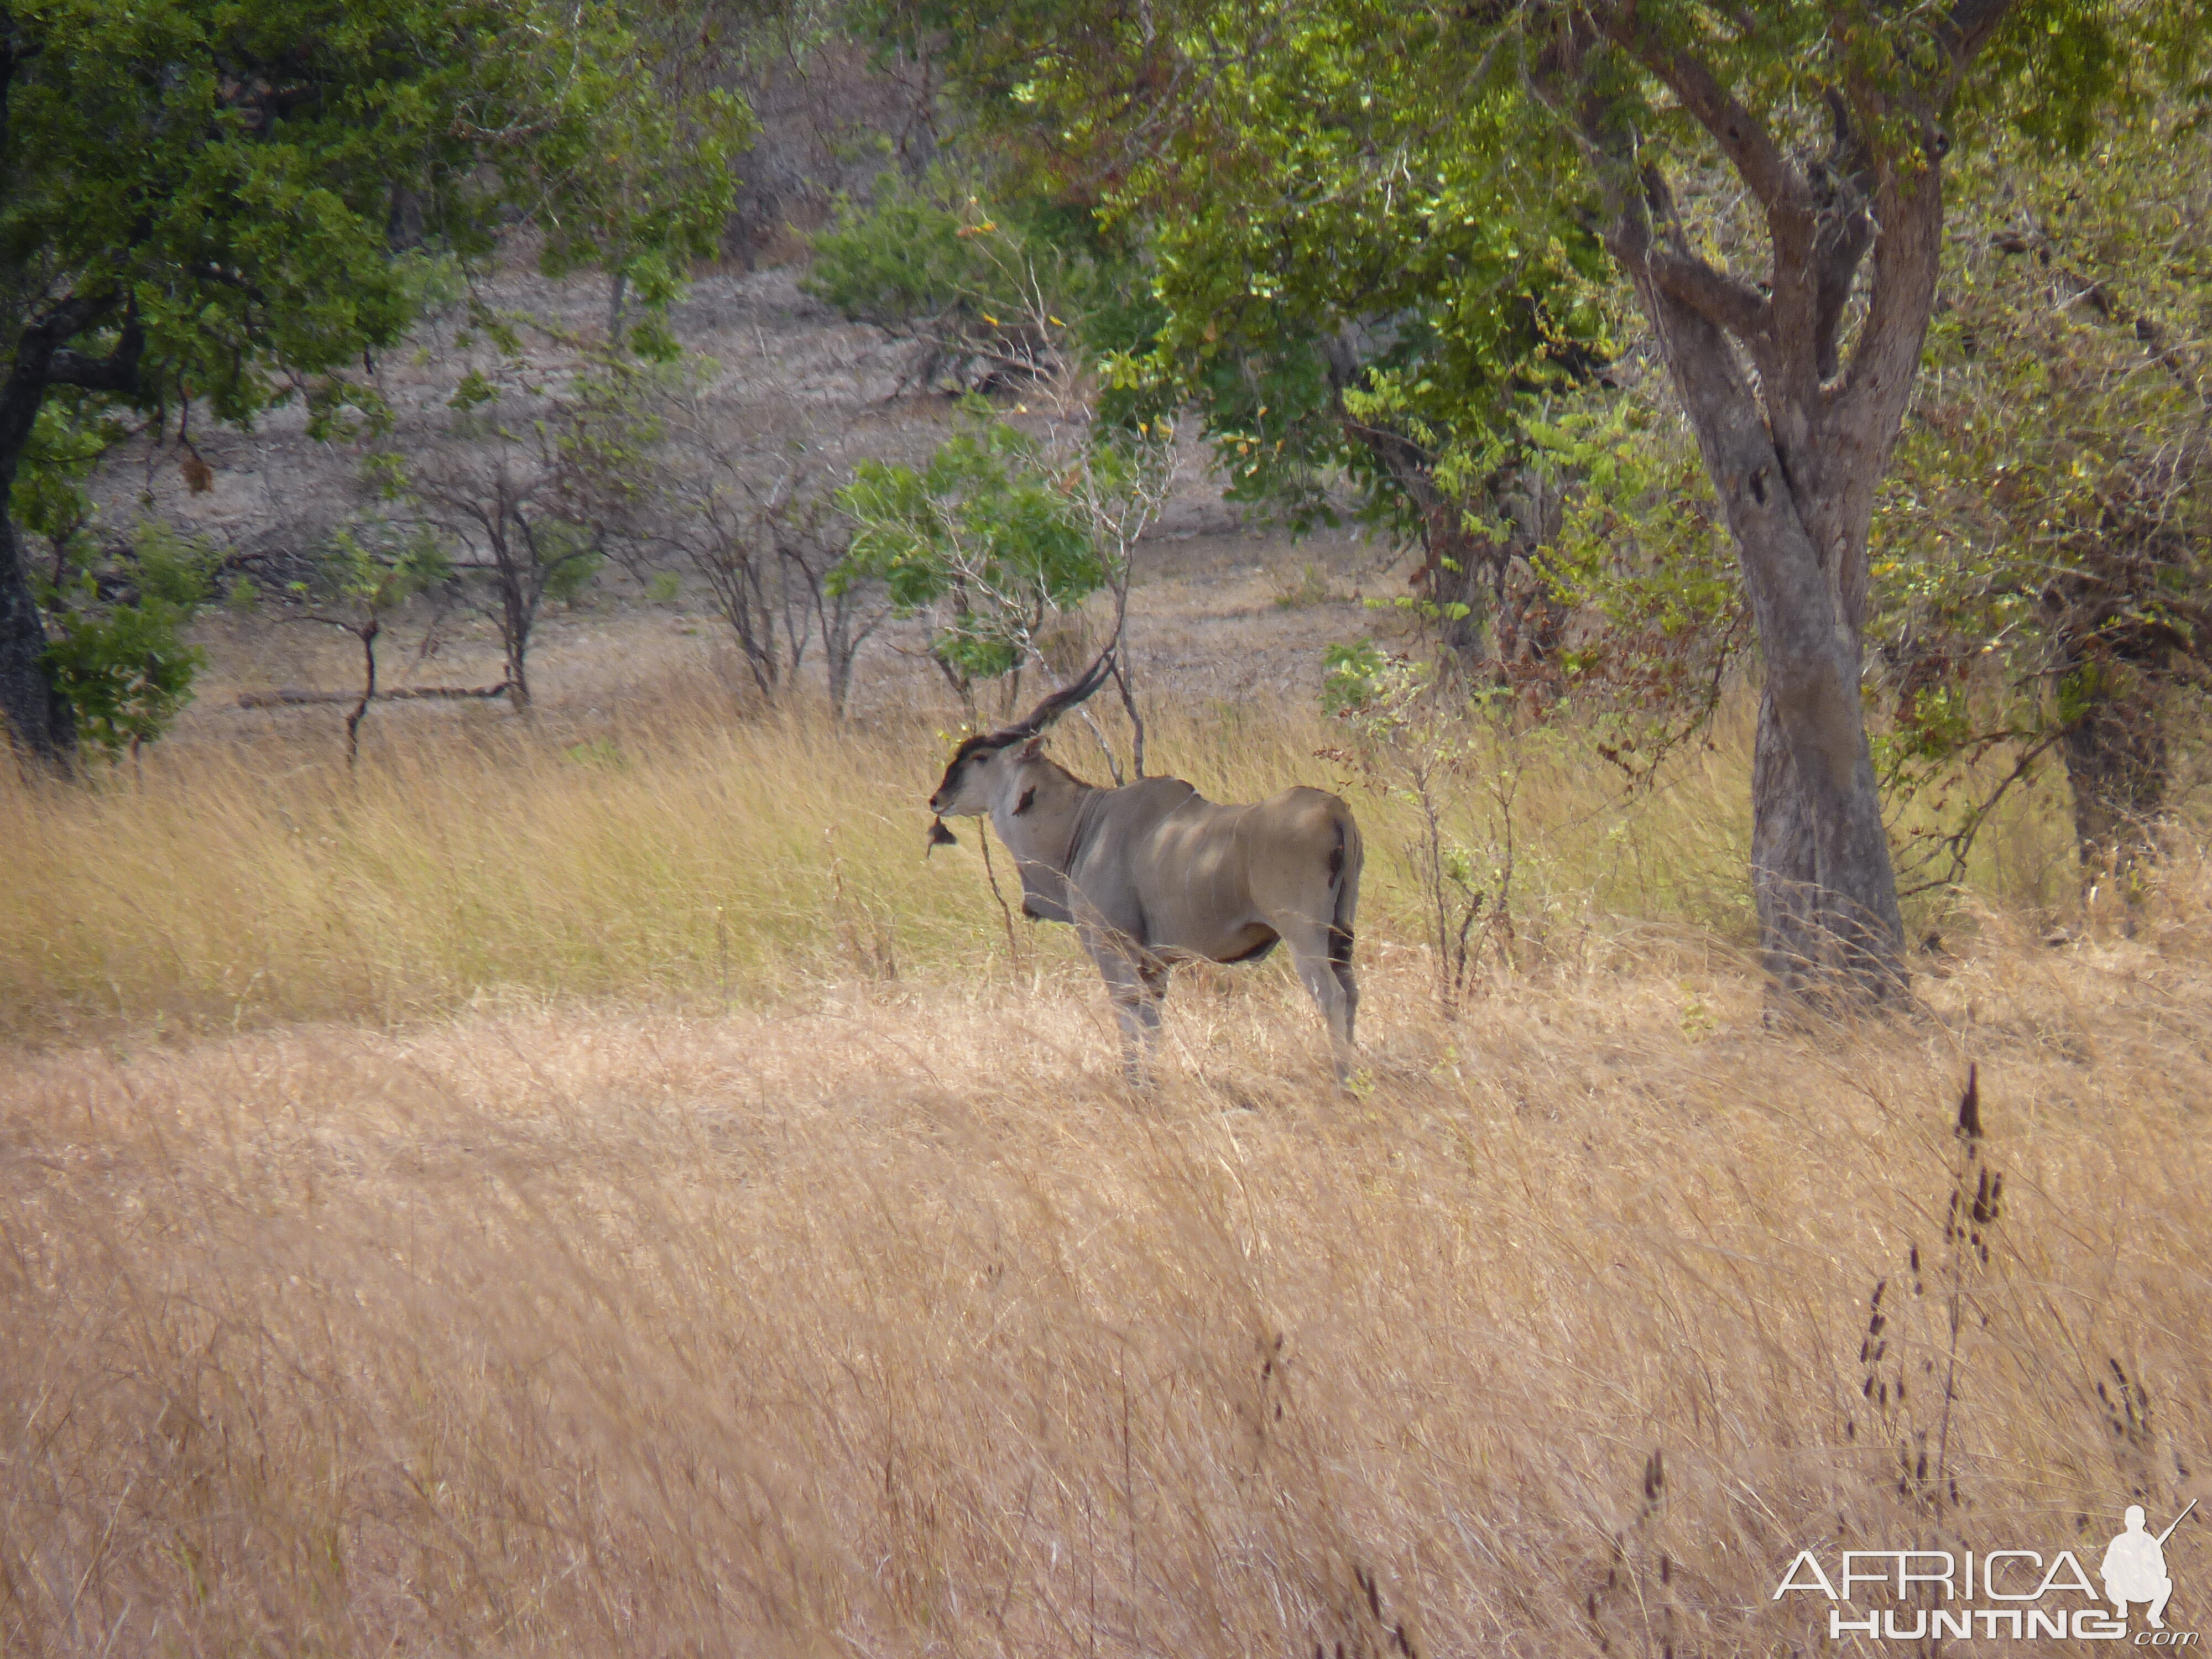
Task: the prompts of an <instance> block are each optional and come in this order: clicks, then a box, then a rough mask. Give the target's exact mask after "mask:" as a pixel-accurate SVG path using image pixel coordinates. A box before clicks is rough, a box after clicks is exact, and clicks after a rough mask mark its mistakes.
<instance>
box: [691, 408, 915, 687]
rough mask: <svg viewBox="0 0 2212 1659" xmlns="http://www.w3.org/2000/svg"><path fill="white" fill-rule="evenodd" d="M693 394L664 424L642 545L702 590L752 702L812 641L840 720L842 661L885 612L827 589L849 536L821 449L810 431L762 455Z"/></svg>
mask: <svg viewBox="0 0 2212 1659" xmlns="http://www.w3.org/2000/svg"><path fill="white" fill-rule="evenodd" d="M696 382H697V377H696V375H695V376H694V377H693V380H692V384H691V385H690V386H687V387H686V388H685V389H684V391H683V392H681V393H679V394H678V395H677V396H675V397H674V398H671V400H670V403H669V406H668V410H667V412H666V415H665V423H666V429H667V439H668V441H667V442H666V444H665V447H664V450H663V453H662V466H661V471H662V478H661V483H660V485H659V503H658V508H657V511H658V513H659V520H660V525H659V529H658V530H657V532H655V534H654V535H653V537H652V538H650V539H649V542H648V544H650V545H656V546H660V547H664V548H668V549H672V550H674V551H675V552H676V553H677V555H678V556H679V557H681V558H682V559H683V561H684V562H685V563H686V564H687V565H689V566H690V568H691V570H692V571H693V573H694V574H696V575H697V576H698V577H699V579H700V580H702V582H703V583H704V584H705V585H706V587H707V591H708V593H709V594H710V595H711V596H712V598H713V600H714V609H715V611H717V612H718V613H719V614H720V616H721V617H722V619H723V620H724V621H725V622H726V623H728V624H729V626H730V629H731V632H732V634H733V635H735V636H736V639H737V642H738V651H739V653H741V654H742V655H743V656H744V661H745V667H746V670H747V671H748V672H749V673H750V675H751V677H752V680H753V684H754V686H755V687H756V689H757V690H758V691H759V692H760V695H761V696H762V697H763V699H764V700H768V701H771V702H772V701H774V700H775V697H776V696H777V695H778V694H779V691H780V690H781V687H782V686H783V684H785V682H786V681H787V680H788V679H790V678H793V677H795V676H796V675H797V674H798V673H799V671H800V670H801V669H802V668H803V667H804V665H805V659H806V653H807V649H808V647H809V643H810V641H813V640H819V641H820V642H821V647H822V658H823V678H824V682H825V685H826V689H827V690H828V694H829V707H830V710H831V713H832V714H834V715H836V717H838V718H841V719H842V717H843V715H844V712H845V705H846V700H847V698H848V696H849V694H850V691H851V688H852V678H853V664H854V659H855V658H857V656H858V655H859V653H860V647H862V646H863V645H864V644H866V641H868V639H869V638H870V636H871V635H873V634H874V633H875V631H876V629H878V627H880V626H881V625H882V623H883V622H884V618H885V617H887V616H888V615H889V614H890V607H889V606H888V605H887V604H886V603H885V602H884V599H883V597H882V587H881V585H880V584H878V583H877V582H874V581H872V580H866V579H865V578H860V577H858V576H857V575H856V574H851V573H848V577H847V578H841V579H839V580H835V581H833V580H831V576H832V573H833V572H836V571H837V570H838V569H839V568H840V565H841V563H842V561H843V560H844V558H845V555H846V553H847V550H848V548H849V547H850V545H851V542H852V526H851V520H849V519H848V518H847V517H846V515H845V513H843V512H842V510H841V509H840V507H838V505H837V501H836V490H835V488H834V485H833V483H832V478H833V477H834V474H833V471H832V459H831V452H830V449H829V446H828V444H827V443H826V442H825V441H823V440H822V439H821V438H820V437H819V436H817V435H816V434H815V433H814V432H813V431H811V429H810V430H806V431H804V432H802V433H800V434H799V435H792V436H789V437H787V440H786V441H784V442H781V443H780V444H776V445H774V446H770V445H766V444H761V443H757V442H754V441H750V439H749V438H748V437H747V436H744V435H736V436H733V435H732V423H731V422H729V421H728V420H727V418H726V416H725V415H724V413H723V412H722V411H720V410H715V409H714V408H712V407H710V406H709V405H708V404H705V403H704V402H703V401H702V399H701V398H700V397H699V395H698V392H697V389H696Z"/></svg>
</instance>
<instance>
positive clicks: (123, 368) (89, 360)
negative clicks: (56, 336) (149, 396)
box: [46, 305, 146, 398]
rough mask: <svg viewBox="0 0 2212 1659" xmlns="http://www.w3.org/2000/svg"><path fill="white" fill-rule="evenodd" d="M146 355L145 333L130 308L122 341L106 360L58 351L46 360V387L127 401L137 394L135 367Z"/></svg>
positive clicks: (135, 314)
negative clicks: (73, 388) (107, 394)
mask: <svg viewBox="0 0 2212 1659" xmlns="http://www.w3.org/2000/svg"><path fill="white" fill-rule="evenodd" d="M145 355H146V331H145V329H144V328H143V327H142V326H141V325H140V324H139V321H138V308H137V306H135V305H134V306H132V307H130V308H129V310H128V312H127V313H125V318H124V322H123V337H122V338H121V339H119V340H118V341H117V342H116V343H115V349H114V350H112V351H111V352H109V353H108V354H107V355H106V356H105V357H88V356H85V355H84V353H82V352H81V351H71V350H69V349H60V350H57V351H56V352H55V353H54V354H53V356H52V357H51V358H49V359H48V360H47V363H46V384H47V385H48V386H76V387H78V388H80V389H81V390H82V391H86V392H114V393H116V394H117V395H118V396H121V397H126V398H127V397H130V396H131V395H133V394H135V393H136V392H137V391H138V390H139V380H138V364H139V360H140V359H141V358H143V356H145Z"/></svg>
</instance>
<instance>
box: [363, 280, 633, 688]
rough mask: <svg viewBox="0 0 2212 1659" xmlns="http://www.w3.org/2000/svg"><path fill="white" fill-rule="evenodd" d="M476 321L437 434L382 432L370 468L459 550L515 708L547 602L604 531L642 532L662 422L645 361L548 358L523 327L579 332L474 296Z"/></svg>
mask: <svg viewBox="0 0 2212 1659" xmlns="http://www.w3.org/2000/svg"><path fill="white" fill-rule="evenodd" d="M472 320H473V322H474V324H475V326H474V327H472V328H470V329H465V330H463V331H461V332H460V333H459V336H458V337H457V338H456V341H455V349H457V350H458V351H459V352H461V353H463V354H464V355H465V360H469V361H471V366H470V367H469V368H468V369H467V370H466V372H465V374H462V375H461V377H460V380H459V385H458V386H456V388H455V390H454V391H453V394H452V396H451V397H450V398H448V399H447V416H446V417H445V420H444V422H443V426H442V428H441V431H440V432H439V433H438V435H437V441H435V443H433V444H431V445H429V446H426V447H423V448H422V453H418V454H416V455H412V456H410V455H407V454H404V453H402V452H401V451H400V449H399V448H398V447H397V446H396V445H394V444H393V443H392V442H391V441H389V440H388V439H387V440H386V441H382V442H381V443H380V447H378V448H377V450H376V451H375V452H374V454H373V455H372V458H371V467H372V470H373V471H374V474H375V476H376V477H378V478H379V479H380V482H381V483H382V485H383V487H384V489H385V490H386V494H387V495H389V496H390V497H392V499H393V500H394V501H396V502H406V503H410V504H411V511H412V512H413V513H415V514H416V515H417V516H418V518H419V519H420V520H421V521H422V523H424V524H426V525H428V526H432V527H434V528H435V530H436V531H437V532H439V533H440V534H441V535H442V536H444V537H445V538H447V540H448V541H450V542H451V543H452V544H453V545H455V546H457V547H459V549H460V550H461V551H462V556H460V557H459V558H457V559H455V560H454V561H453V574H455V575H457V576H458V577H459V578H460V579H461V580H463V581H464V582H465V584H467V585H469V586H471V588H472V589H473V591H474V592H476V593H477V596H478V599H479V604H480V605H481V608H482V609H483V611H484V613H485V615H486V616H488V617H489V618H490V620H491V622H492V623H493V625H494V626H495V627H496V628H497V629H498V630H499V636H500V643H501V649H502V651H503V653H504V654H505V658H506V671H507V672H506V689H507V696H508V697H509V698H510V699H511V700H512V701H513V704H514V707H515V708H517V709H518V710H521V709H527V708H529V707H530V646H531V641H532V636H533V635H534V634H535V633H536V630H537V627H538V617H539V615H540V612H541V610H542V608H543V606H544V604H545V602H546V601H547V600H548V599H552V600H556V601H568V602H574V600H575V599H577V598H578V597H579V596H580V595H581V594H582V592H584V590H585V589H586V587H587V586H589V585H590V584H591V582H592V579H593V578H594V577H595V576H596V575H597V574H599V569H600V568H601V567H602V566H603V565H604V564H605V562H606V559H607V552H608V548H609V545H610V544H611V542H612V541H613V540H615V539H617V538H620V537H624V536H630V535H635V534H637V533H641V532H639V529H638V526H637V515H638V514H639V513H640V512H641V509H642V507H643V506H644V503H645V502H646V501H647V495H648V488H649V485H648V479H649V473H650V471H651V464H650V460H649V452H650V451H651V449H652V447H653V444H654V443H655V442H656V441H658V438H659V422H658V419H657V417H656V416H655V415H654V414H653V411H652V408H651V403H650V393H651V389H652V388H651V384H650V382H651V377H652V375H653V369H652V368H650V367H649V366H647V367H643V368H641V367H640V366H638V365H636V364H634V363H632V362H629V361H628V360H627V359H624V358H623V357H621V356H615V355H611V354H603V353H602V354H594V353H591V352H589V351H585V352H584V355H583V357H582V362H581V364H580V367H575V368H568V369H549V368H546V367H544V366H543V365H541V364H539V363H537V362H533V361H532V358H531V357H530V356H528V355H527V354H526V352H525V351H524V349H523V335H522V330H523V329H524V327H525V326H531V327H534V328H536V329H538V331H539V332H540V333H541V334H542V335H543V336H544V338H545V339H546V340H547V341H548V342H550V343H551V344H553V345H555V346H556V347H560V348H562V349H565V350H570V351H574V350H579V349H581V348H580V345H579V343H578V342H576V341H574V339H572V338H570V337H567V336H565V335H562V334H561V333H559V332H558V331H554V330H550V329H548V328H545V327H544V325H537V324H532V323H530V322H529V321H528V319H516V318H510V317H501V316H496V315H493V314H491V313H487V312H485V311H483V309H482V308H481V307H478V308H477V309H476V312H475V314H474V316H473V319H472ZM487 348H495V350H494V351H491V352H489V355H487V353H486V349H487ZM471 353H475V354H477V356H476V357H475V358H473V359H468V358H467V357H466V354H471Z"/></svg>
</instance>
